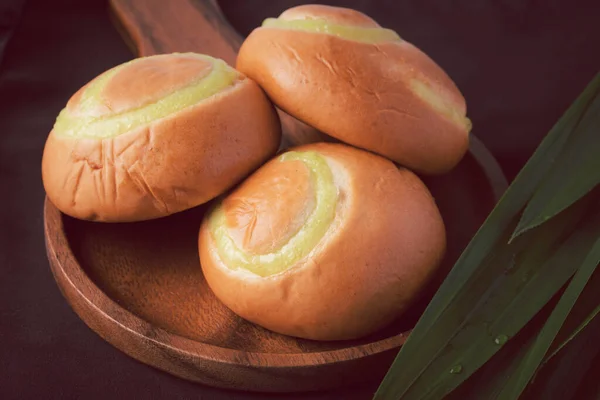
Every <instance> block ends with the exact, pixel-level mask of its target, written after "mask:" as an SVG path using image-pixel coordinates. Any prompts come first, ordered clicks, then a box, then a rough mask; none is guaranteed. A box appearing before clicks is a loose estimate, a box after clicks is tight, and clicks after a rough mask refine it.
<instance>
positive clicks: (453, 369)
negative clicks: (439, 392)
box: [450, 364, 463, 374]
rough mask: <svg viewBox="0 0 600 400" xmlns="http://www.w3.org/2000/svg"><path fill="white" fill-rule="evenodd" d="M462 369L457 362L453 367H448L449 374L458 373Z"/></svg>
mask: <svg viewBox="0 0 600 400" xmlns="http://www.w3.org/2000/svg"><path fill="white" fill-rule="evenodd" d="M462 370H463V367H462V365H460V364H458V365H455V366H454V367H452V368H450V373H451V374H460V373H461V372H462Z"/></svg>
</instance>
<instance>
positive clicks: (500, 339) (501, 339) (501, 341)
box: [494, 334, 508, 345]
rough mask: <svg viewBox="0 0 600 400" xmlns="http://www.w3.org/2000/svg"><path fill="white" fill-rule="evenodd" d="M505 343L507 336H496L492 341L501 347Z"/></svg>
mask: <svg viewBox="0 0 600 400" xmlns="http://www.w3.org/2000/svg"><path fill="white" fill-rule="evenodd" d="M506 342H508V336H506V335H503V334H500V335H498V336H496V339H494V343H496V344H498V345H503V344H504V343H506Z"/></svg>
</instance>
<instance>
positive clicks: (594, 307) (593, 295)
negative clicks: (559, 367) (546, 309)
mask: <svg viewBox="0 0 600 400" xmlns="http://www.w3.org/2000/svg"><path fill="white" fill-rule="evenodd" d="M598 293H600V269H596V271H595V272H594V274H593V275H592V277H591V279H590V281H589V282H588V284H587V285H586V287H585V289H584V290H583V293H581V295H580V296H579V299H578V300H577V303H575V307H573V310H571V312H570V313H569V317H568V318H567V320H566V321H565V323H564V325H563V326H562V328H561V330H560V331H559V332H558V335H556V339H555V340H554V343H552V346H551V347H550V349H549V350H548V354H547V355H546V357H545V358H544V361H543V364H545V363H547V362H549V361H550V360H551V359H552V358H553V357H555V356H556V355H557V354H558V353H559V352H560V351H561V350H562V349H563V348H564V347H565V346H566V345H567V344H569V343H570V342H571V341H572V340H573V339H574V338H575V337H576V336H577V335H578V334H580V333H581V331H582V330H583V329H584V328H585V327H586V326H587V325H588V324H589V323H590V322H591V321H592V320H593V319H594V318H595V317H596V315H598V313H599V312H600V297H599V296H598Z"/></svg>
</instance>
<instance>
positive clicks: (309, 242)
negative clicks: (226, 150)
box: [209, 151, 337, 277]
mask: <svg viewBox="0 0 600 400" xmlns="http://www.w3.org/2000/svg"><path fill="white" fill-rule="evenodd" d="M295 160H299V161H301V162H303V163H304V164H305V165H306V166H307V168H308V169H309V170H310V179H311V181H312V187H314V188H315V192H314V196H315V207H314V209H313V211H312V213H311V214H310V215H309V216H308V217H307V219H306V221H305V223H304V225H303V226H302V227H301V228H300V229H299V231H298V232H296V233H295V234H294V235H293V236H291V238H290V239H289V240H288V242H287V243H285V244H284V245H283V246H282V247H281V248H279V249H278V250H276V251H273V252H270V253H267V254H250V253H247V252H245V251H244V250H242V249H240V248H239V247H238V246H237V245H236V243H235V242H234V240H233V239H232V238H231V236H230V235H229V233H228V232H227V226H226V216H225V213H224V212H223V209H222V207H221V205H219V206H218V207H217V208H216V209H215V210H214V211H213V214H212V215H211V216H210V220H209V229H210V231H211V233H212V235H213V238H214V240H215V244H216V248H217V251H218V254H219V256H220V258H221V260H222V261H223V263H224V264H225V265H226V266H227V267H229V268H230V269H233V270H236V269H240V268H242V269H245V270H247V271H250V272H252V273H254V274H256V275H259V276H262V277H266V276H271V275H275V274H277V273H280V272H283V271H285V270H287V269H288V268H289V267H290V266H292V265H294V263H296V262H297V261H299V260H300V259H302V258H303V257H305V256H306V255H308V254H309V253H310V252H311V250H312V249H313V248H314V247H315V246H316V245H317V244H318V243H319V241H320V240H321V239H322V238H323V236H324V235H325V233H326V232H327V230H328V229H329V226H330V225H331V223H332V222H333V219H334V217H335V210H336V205H337V188H336V186H335V184H334V181H333V174H332V172H331V169H330V168H329V166H328V165H327V161H325V159H324V158H323V157H322V156H321V155H319V154H318V153H316V152H312V151H307V152H295V151H290V152H287V153H284V154H283V155H281V156H280V157H279V162H287V161H295Z"/></svg>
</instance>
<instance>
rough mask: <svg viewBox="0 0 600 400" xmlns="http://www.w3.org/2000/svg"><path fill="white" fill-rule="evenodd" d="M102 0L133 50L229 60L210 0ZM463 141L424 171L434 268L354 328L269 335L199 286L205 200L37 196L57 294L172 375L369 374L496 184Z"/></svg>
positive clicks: (288, 386) (306, 383)
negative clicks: (110, 213) (438, 227)
mask: <svg viewBox="0 0 600 400" xmlns="http://www.w3.org/2000/svg"><path fill="white" fill-rule="evenodd" d="M111 4H112V10H113V15H114V16H115V22H118V24H119V26H120V29H121V30H122V31H123V32H124V33H125V32H126V33H127V36H126V37H127V38H130V39H131V40H130V42H131V43H133V44H134V46H135V48H136V49H138V51H139V54H142V55H148V54H156V53H161V52H173V51H197V52H204V53H207V54H210V55H213V56H216V57H221V58H223V59H225V60H226V61H228V62H232V60H234V58H235V52H236V51H237V48H238V47H239V43H240V41H241V38H240V37H239V35H238V34H237V33H236V32H235V31H234V30H233V29H232V28H231V27H230V26H229V25H228V23H227V21H226V20H225V19H224V18H223V16H222V14H221V13H220V10H219V8H218V6H217V5H216V3H215V2H213V1H191V0H178V1H173V2H163V1H159V0H113V1H112V2H111ZM128 40H129V39H128ZM283 121H284V123H285V124H286V126H285V129H286V135H287V137H288V140H289V142H288V145H290V144H299V143H308V142H310V141H315V140H322V139H323V138H322V137H321V136H314V132H313V133H311V132H310V130H309V131H307V130H306V129H305V126H303V125H302V124H301V125H298V124H297V122H296V120H294V119H292V118H291V117H289V119H287V120H285V119H284V120H283ZM285 121H288V122H285ZM290 132H292V133H290ZM311 135H313V136H311ZM474 143H475V146H473V147H472V151H471V152H470V153H469V154H468V155H467V156H466V157H465V158H464V159H463V161H462V162H461V163H460V164H459V165H458V166H457V167H456V168H455V169H454V170H453V171H452V172H450V173H448V174H446V175H443V176H437V177H426V178H424V180H425V182H426V184H427V185H428V187H429V188H430V190H431V191H432V194H433V195H434V197H435V198H436V201H437V203H438V206H439V208H440V211H441V213H442V216H443V218H444V221H445V224H446V227H447V232H448V252H447V255H446V258H445V261H444V265H443V267H442V268H441V271H440V273H439V274H438V276H437V277H436V279H434V281H433V282H432V283H431V285H430V286H429V287H428V288H427V290H425V292H424V293H423V296H422V298H421V299H420V301H419V302H418V303H417V304H416V305H415V306H414V307H413V308H412V309H411V311H410V312H409V314H407V315H404V316H402V317H401V318H399V319H398V321H396V322H395V323H393V324H392V325H391V326H389V327H387V328H386V329H384V330H382V331H380V332H377V333H376V334H374V335H371V336H369V337H365V338H363V339H361V340H356V341H341V342H317V341H310V340H303V339H297V338H292V337H288V336H284V335H279V334H276V333H273V332H270V331H268V330H265V329H263V328H260V327H258V326H256V325H254V324H251V323H249V322H247V321H244V320H243V319H241V318H239V317H238V316H236V315H235V314H233V313H232V312H231V311H230V310H229V309H227V308H226V307H225V306H224V305H223V304H222V303H220V302H219V301H218V300H217V299H216V298H215V296H214V295H213V293H212V292H211V291H210V289H209V288H208V286H207V284H206V282H205V280H204V278H203V276H202V271H201V269H200V265H199V259H198V251H197V234H198V228H199V224H200V220H201V218H202V216H203V213H204V209H205V207H197V208H194V209H191V210H189V211H185V212H182V213H178V214H175V215H172V216H170V217H167V218H162V219H158V220H153V221H145V222H137V223H126V224H125V223H123V224H104V223H93V222H86V221H80V220H76V219H73V218H70V217H68V216H65V215H63V214H61V213H60V212H59V211H58V210H57V209H56V207H55V206H54V205H53V204H52V203H51V202H50V201H48V200H46V203H45V206H44V207H45V208H44V218H45V238H46V247H47V253H48V259H49V261H50V265H51V268H52V271H53V274H54V277H55V279H56V281H57V283H58V286H59V287H60V289H61V291H62V293H63V295H64V296H65V298H66V299H67V301H68V302H69V304H70V305H71V306H72V308H73V310H74V311H75V312H76V313H77V314H78V315H79V317H80V318H81V319H82V320H83V321H84V322H85V323H86V324H87V325H88V326H89V327H90V328H91V329H92V330H94V331H95V332H97V333H98V334H99V335H100V336H101V337H103V338H104V339H105V340H107V341H108V342H109V343H111V344H112V345H113V346H115V347H117V348H118V349H120V350H121V351H123V352H125V353H127V354H129V355H130V356H132V357H134V358H136V359H138V360H140V361H142V362H144V363H146V364H149V365H152V366H154V367H156V368H159V369H161V370H164V371H167V372H169V373H172V374H174V375H176V376H179V377H182V378H185V379H189V380H192V381H196V382H200V383H204V384H208V385H212V386H217V387H223V388H233V389H241V390H250V391H266V392H295V391H308V390H320V389H325V388H331V387H335V386H339V385H347V384H348V383H353V384H359V383H362V382H365V381H372V382H376V381H379V380H380V379H382V377H383V375H384V374H385V372H386V370H387V368H388V367H389V365H390V363H391V362H392V360H393V358H394V357H395V355H396V353H397V351H398V349H399V348H400V346H401V345H402V344H403V343H404V341H405V340H406V338H407V336H408V334H409V332H410V329H411V327H412V326H414V323H415V322H416V320H417V319H418V317H419V315H420V313H421V312H422V311H423V309H424V307H425V306H426V304H427V301H428V300H429V298H430V296H431V295H432V294H433V292H434V290H435V289H436V287H437V285H439V283H440V282H441V280H442V279H443V278H444V276H445V274H446V273H447V271H448V270H449V268H450V267H451V266H452V265H453V263H454V262H455V260H456V259H457V258H458V256H459V255H460V253H461V252H462V250H463V249H464V248H465V246H466V245H467V244H468V242H469V240H470V239H471V237H472V236H473V234H474V233H475V232H476V230H477V229H478V227H479V226H480V225H481V223H482V222H483V220H484V219H485V217H486V216H487V214H488V213H489V211H490V210H491V209H492V207H493V206H494V204H495V203H496V201H497V199H498V197H499V195H501V194H502V193H503V192H504V190H505V189H506V186H507V185H506V180H505V179H504V177H503V175H502V173H501V171H500V168H499V167H498V165H497V163H496V162H495V160H494V158H493V157H492V156H491V155H490V154H489V152H487V150H486V149H485V147H484V146H483V145H481V143H480V142H478V141H475V142H474Z"/></svg>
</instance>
